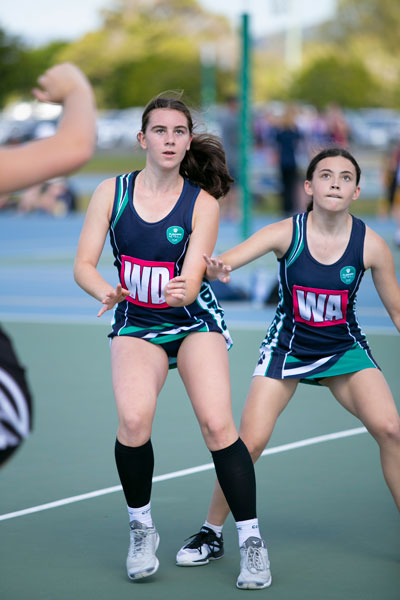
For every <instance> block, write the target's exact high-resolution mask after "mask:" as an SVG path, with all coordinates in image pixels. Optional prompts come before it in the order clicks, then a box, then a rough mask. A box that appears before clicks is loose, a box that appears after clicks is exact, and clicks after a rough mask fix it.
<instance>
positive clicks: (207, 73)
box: [200, 44, 216, 118]
mask: <svg viewBox="0 0 400 600" xmlns="http://www.w3.org/2000/svg"><path fill="white" fill-rule="evenodd" d="M215 60H216V59H215V48H214V46H213V45H211V44H204V45H202V46H201V47H200V63H201V107H202V109H203V111H207V113H208V115H209V117H210V118H211V112H212V110H213V109H214V106H215V101H216V73H215V70H216V69H215Z"/></svg>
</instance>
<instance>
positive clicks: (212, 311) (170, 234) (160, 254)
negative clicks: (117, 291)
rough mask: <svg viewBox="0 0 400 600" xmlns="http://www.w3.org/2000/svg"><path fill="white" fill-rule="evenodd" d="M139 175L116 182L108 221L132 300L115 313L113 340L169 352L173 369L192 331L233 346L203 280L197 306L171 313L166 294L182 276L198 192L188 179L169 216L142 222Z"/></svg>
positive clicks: (111, 239) (207, 284)
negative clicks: (136, 199) (137, 202)
mask: <svg viewBox="0 0 400 600" xmlns="http://www.w3.org/2000/svg"><path fill="white" fill-rule="evenodd" d="M137 174H138V171H135V172H133V173H128V174H126V175H120V176H119V177H117V178H116V188H115V198H114V205H113V211H112V215H111V221H110V242H111V246H112V249H113V253H114V258H115V262H114V264H115V266H116V267H117V269H118V273H119V279H120V282H121V285H122V287H123V288H125V289H127V290H129V292H130V294H129V296H128V297H127V298H126V300H124V301H123V302H120V303H119V304H118V305H117V307H116V309H115V312H114V320H113V323H112V332H111V333H110V335H109V337H111V338H112V337H114V336H121V335H128V336H134V337H139V338H142V339H144V340H147V341H149V342H152V343H153V344H161V345H162V346H163V348H164V349H165V350H166V352H167V354H168V356H169V361H170V367H173V366H176V355H177V352H178V349H179V346H180V344H181V342H182V341H183V339H184V338H185V337H186V336H187V335H188V334H190V333H192V332H194V331H202V332H206V331H215V332H219V333H222V335H223V336H224V337H225V340H226V344H227V347H228V348H229V347H230V346H231V344H232V341H231V338H230V335H229V332H228V330H227V327H226V324H225V321H224V313H223V310H222V309H221V307H220V306H219V304H218V301H217V299H216V297H215V294H214V292H213V291H212V289H211V286H210V284H209V282H208V281H207V280H206V279H204V280H203V282H202V285H201V288H200V292H199V295H198V297H197V299H196V301H195V302H193V303H192V304H190V305H188V306H183V307H171V306H169V305H168V304H167V303H166V301H165V298H164V294H163V290H164V288H165V286H166V284H167V283H168V281H170V279H172V278H173V277H176V276H178V275H180V273H181V270H182V265H183V262H184V259H185V255H186V251H187V248H188V245H189V240H190V235H191V232H192V216H193V209H194V206H195V203H196V199H197V197H198V195H199V193H200V189H201V188H200V187H198V186H195V185H193V184H192V183H191V182H190V181H188V180H187V179H184V183H183V189H182V192H181V195H180V197H179V199H178V200H177V202H176V204H175V206H174V207H173V209H172V210H171V212H170V213H169V214H168V215H167V216H166V217H164V218H163V219H161V220H160V221H158V222H156V223H149V222H147V221H144V220H143V219H142V218H141V217H140V216H139V215H138V213H137V212H136V210H135V207H134V205H133V190H134V185H135V178H136V176H137Z"/></svg>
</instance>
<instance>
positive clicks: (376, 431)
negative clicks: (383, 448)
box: [371, 419, 400, 447]
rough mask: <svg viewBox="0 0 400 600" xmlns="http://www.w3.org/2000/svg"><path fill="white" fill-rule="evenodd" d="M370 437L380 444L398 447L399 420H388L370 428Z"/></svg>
mask: <svg viewBox="0 0 400 600" xmlns="http://www.w3.org/2000/svg"><path fill="white" fill-rule="evenodd" d="M371 433H372V435H373V436H374V437H375V438H376V440H377V441H378V443H380V444H388V443H389V444H396V445H398V446H399V447H400V419H388V420H386V421H384V422H382V423H379V424H378V425H377V426H376V427H372V428H371Z"/></svg>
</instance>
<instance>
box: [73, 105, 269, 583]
mask: <svg viewBox="0 0 400 600" xmlns="http://www.w3.org/2000/svg"><path fill="white" fill-rule="evenodd" d="M138 141H139V144H140V146H141V148H142V149H143V150H144V151H145V152H146V165H145V168H144V169H143V170H142V171H139V172H138V171H135V172H132V173H127V174H126V175H122V176H119V177H117V178H115V179H108V180H106V181H104V182H103V183H101V184H100V185H99V187H98V188H97V190H96V191H95V193H94V195H93V197H92V199H91V202H90V205H89V208H88V211H87V215H86V219H85V223H84V226H83V229H82V233H81V237H80V241H79V246H78V250H77V256H76V261H75V268H74V274H75V279H76V281H77V283H78V284H79V285H80V286H81V287H82V288H83V289H84V290H85V291H86V292H88V293H89V294H91V295H92V296H94V297H95V298H96V299H97V300H98V301H99V302H101V304H102V306H101V308H100V310H99V313H98V316H101V315H102V314H103V313H105V312H106V311H107V310H111V309H114V318H113V323H112V331H111V333H110V336H109V337H110V338H111V370H112V382H113V389H114V395H115V400H116V405H117V412H118V417H119V427H118V432H117V439H116V443H115V458H116V464H117V469H118V473H119V476H120V479H121V484H122V487H123V490H124V494H125V498H126V502H127V505H128V512H129V518H130V547H129V551H128V557H127V561H126V566H127V572H128V576H129V578H130V579H131V580H133V581H137V580H140V579H141V578H143V577H146V576H149V575H152V574H153V573H155V572H156V570H157V568H158V559H157V558H156V550H157V547H158V543H159V535H158V532H157V530H156V527H155V525H154V522H153V517H152V513H151V500H150V496H151V485H152V476H153V467H154V456H153V448H152V443H151V429H152V422H153V418H154V413H155V409H156V403H157V397H158V395H159V393H160V391H161V388H162V387H163V384H164V382H165V380H166V377H167V374H168V369H169V368H172V367H177V368H178V371H179V374H180V376H181V378H182V380H183V382H184V385H185V387H186V390H187V392H188V395H189V397H190V401H191V403H192V406H193V409H194V412H195V414H196V417H197V419H198V422H199V425H200V429H201V432H202V434H203V437H204V440H205V443H206V445H207V447H208V448H209V450H210V451H211V454H212V458H213V461H214V464H215V469H216V473H217V478H218V481H219V482H220V485H221V488H222V489H223V492H224V496H225V498H226V499H227V502H228V504H229V507H230V510H231V511H232V513H233V515H234V518H235V521H236V523H237V527H238V532H239V544H240V546H241V555H242V560H241V569H240V574H239V577H238V580H237V585H238V586H239V587H242V588H255V587H260V588H262V587H266V586H268V585H269V584H270V581H271V576H270V571H269V563H268V554H267V550H266V548H265V544H264V542H263V540H262V539H261V536H260V532H259V528H258V521H257V516H256V490H255V476H254V467H253V463H252V460H251V457H250V454H249V452H248V450H247V448H246V446H245V445H244V443H243V442H242V440H241V439H240V438H239V437H238V433H237V430H236V428H235V425H234V421H233V417H232V409H231V398H230V381H229V367H228V354H227V349H228V348H229V346H230V344H231V340H230V336H229V332H228V330H227V328H226V325H225V322H224V317H223V312H222V310H221V308H220V306H219V305H218V302H217V300H216V298H215V296H214V294H213V292H212V290H211V287H210V285H209V283H208V282H207V281H206V280H204V279H203V276H204V272H205V267H206V265H205V263H204V260H203V254H207V255H209V254H210V253H212V251H213V249H214V245H215V242H216V239H217V233H218V218H219V207H218V202H217V199H218V198H220V197H222V196H224V195H225V194H226V193H227V192H228V190H229V186H230V184H231V182H232V179H231V177H230V175H229V173H228V171H227V168H226V163H225V154H224V151H223V148H222V146H221V143H220V141H219V140H218V138H215V137H213V136H209V135H207V134H202V135H196V134H195V133H194V132H193V122H192V117H191V114H190V111H189V110H188V108H187V107H186V105H185V104H184V103H183V102H182V101H181V100H180V99H178V98H168V97H164V96H158V97H156V98H155V99H153V100H152V101H150V103H149V104H148V105H147V107H146V108H145V110H144V113H143V116H142V127H141V131H140V132H139V134H138ZM108 233H109V235H110V241H111V245H112V249H113V253H114V257H115V265H116V267H117V269H118V274H119V279H120V282H119V283H118V285H117V286H116V287H113V286H112V285H111V284H110V283H108V282H107V281H105V280H104V279H103V277H102V276H101V275H100V273H99V271H98V270H97V264H98V261H99V258H100V255H101V252H102V249H103V246H104V242H105V239H106V237H107V234H108ZM243 490H246V493H243ZM220 546H221V544H220V543H219V542H218V540H217V541H216V544H215V547H214V548H213V552H214V553H215V557H216V558H217V557H218V556H221V555H222V553H221V552H220ZM250 546H251V547H252V549H253V551H254V552H255V553H257V556H258V561H257V569H256V570H254V569H253V568H252V567H251V565H249V564H248V561H247V556H248V554H249V553H248V551H247V548H248V547H250Z"/></svg>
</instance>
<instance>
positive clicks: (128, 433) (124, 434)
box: [119, 414, 151, 446]
mask: <svg viewBox="0 0 400 600" xmlns="http://www.w3.org/2000/svg"><path fill="white" fill-rule="evenodd" d="M119 434H120V436H121V438H123V439H124V440H126V441H127V442H129V443H134V444H135V446H140V445H142V444H144V443H145V442H146V441H147V440H148V439H149V438H150V435H151V426H147V425H146V424H145V423H144V422H143V419H141V418H140V416H139V415H135V414H132V415H125V416H123V417H120V420H119Z"/></svg>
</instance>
